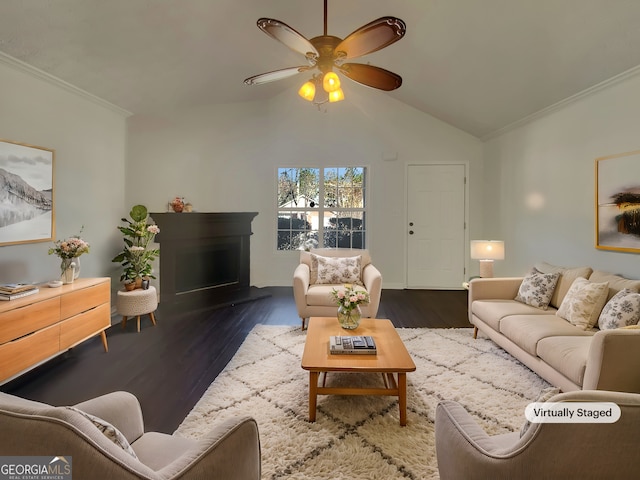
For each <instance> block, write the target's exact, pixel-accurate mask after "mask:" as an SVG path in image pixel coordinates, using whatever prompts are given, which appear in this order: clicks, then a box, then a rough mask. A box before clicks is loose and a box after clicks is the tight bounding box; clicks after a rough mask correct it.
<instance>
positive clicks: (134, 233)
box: [112, 205, 160, 289]
mask: <svg viewBox="0 0 640 480" xmlns="http://www.w3.org/2000/svg"><path fill="white" fill-rule="evenodd" d="M129 216H130V217H131V220H128V219H126V218H123V219H122V221H123V222H125V223H126V225H124V226H121V227H118V230H120V231H121V232H122V234H123V235H124V237H123V240H124V243H125V246H124V249H123V250H122V251H121V252H120V253H119V254H118V255H116V256H115V257H114V258H113V260H112V262H116V263H120V264H122V266H123V267H124V270H123V272H122V275H120V280H121V281H124V282H125V286H126V287H127V288H128V289H132V288H138V287H139V286H140V285H141V284H142V279H143V278H144V277H149V278H156V277H155V276H154V275H153V268H152V262H153V260H155V259H156V258H158V255H160V250H159V249H157V248H149V244H151V242H153V239H154V238H155V236H156V234H158V233H160V229H159V228H158V226H157V225H155V224H154V223H150V221H149V213H148V212H147V207H145V206H144V205H135V206H134V207H133V208H132V209H131V212H129ZM127 285H134V287H128V286H127Z"/></svg>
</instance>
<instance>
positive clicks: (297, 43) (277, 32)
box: [258, 18, 320, 65]
mask: <svg viewBox="0 0 640 480" xmlns="http://www.w3.org/2000/svg"><path fill="white" fill-rule="evenodd" d="M258 28H259V29H260V30H262V31H263V32H264V33H266V34H267V35H269V36H270V37H272V38H275V39H276V40H278V41H279V42H281V43H283V44H284V45H286V46H287V47H289V48H290V49H291V50H293V51H294V52H298V53H301V54H302V55H304V56H305V57H307V59H308V60H309V62H310V63H311V64H312V65H315V61H316V59H317V58H318V57H319V56H320V54H319V53H318V50H316V47H314V46H313V45H312V44H311V42H310V41H309V40H307V39H306V38H305V37H303V36H302V35H301V34H300V33H298V32H297V31H295V30H294V29H293V28H291V27H290V26H289V25H287V24H286V23H283V22H281V21H280V20H274V19H272V18H261V19H259V20H258Z"/></svg>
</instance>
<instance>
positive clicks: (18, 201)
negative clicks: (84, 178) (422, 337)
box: [0, 140, 55, 246]
mask: <svg viewBox="0 0 640 480" xmlns="http://www.w3.org/2000/svg"><path fill="white" fill-rule="evenodd" d="M54 156H55V153H54V151H53V150H51V149H49V148H43V147H35V146H32V145H25V144H22V143H16V142H10V141H7V140H0V246H3V245H14V244H20V243H32V242H49V241H52V240H53V239H54V236H55V216H54V212H55V209H54V204H55V202H54V198H55V197H54V189H53V162H54Z"/></svg>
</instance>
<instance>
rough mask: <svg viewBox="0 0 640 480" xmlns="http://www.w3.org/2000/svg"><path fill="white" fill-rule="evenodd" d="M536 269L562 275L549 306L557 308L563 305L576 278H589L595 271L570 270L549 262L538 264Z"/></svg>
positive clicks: (584, 269) (582, 268)
mask: <svg viewBox="0 0 640 480" xmlns="http://www.w3.org/2000/svg"><path fill="white" fill-rule="evenodd" d="M535 268H537V269H538V270H539V271H541V272H542V273H559V274H560V278H558V283H557V284H556V289H555V290H554V291H553V295H552V296H551V302H549V305H551V306H552V307H555V308H558V307H559V306H560V305H561V304H562V300H564V296H565V295H566V294H567V292H568V291H569V289H570V288H571V284H572V283H573V281H574V280H575V279H576V278H580V277H582V278H589V275H591V273H592V272H593V269H592V268H591V267H572V268H568V267H560V266H557V265H551V264H550V263H547V262H540V263H536V264H535Z"/></svg>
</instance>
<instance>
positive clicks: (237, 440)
mask: <svg viewBox="0 0 640 480" xmlns="http://www.w3.org/2000/svg"><path fill="white" fill-rule="evenodd" d="M157 473H158V474H159V475H160V478H166V479H174V478H181V479H190V478H194V479H200V478H213V476H215V478H224V479H226V480H227V479H228V480H251V479H255V480H260V476H261V463H260V437H259V434H258V424H257V423H256V421H255V420H254V419H252V418H251V417H236V418H230V419H227V420H225V421H223V422H220V423H218V424H216V425H215V426H214V428H213V430H211V431H210V432H208V433H207V434H206V435H205V436H203V437H202V438H200V439H199V440H198V444H197V445H196V446H195V447H193V448H192V449H191V450H188V451H187V452H185V453H184V454H183V455H182V456H181V457H180V458H178V459H177V460H175V461H174V462H172V463H170V464H169V465H167V466H166V467H164V468H162V469H161V470H158V472H157Z"/></svg>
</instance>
